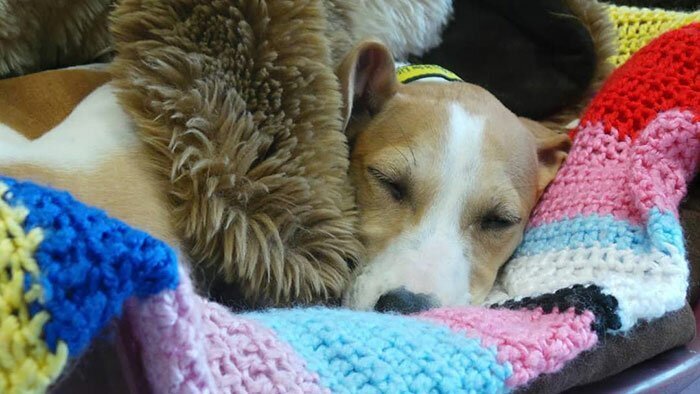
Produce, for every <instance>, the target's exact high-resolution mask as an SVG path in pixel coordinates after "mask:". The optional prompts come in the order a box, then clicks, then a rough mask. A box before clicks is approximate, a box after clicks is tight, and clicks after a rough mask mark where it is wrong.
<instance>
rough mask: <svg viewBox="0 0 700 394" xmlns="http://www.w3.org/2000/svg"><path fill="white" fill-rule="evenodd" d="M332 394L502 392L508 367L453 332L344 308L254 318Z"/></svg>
mask: <svg viewBox="0 0 700 394" xmlns="http://www.w3.org/2000/svg"><path fill="white" fill-rule="evenodd" d="M246 317H249V318H252V319H255V320H257V321H259V322H260V323H261V324H264V325H265V326H267V327H269V328H271V329H272V330H274V331H275V332H276V333H277V335H278V336H279V337H280V338H281V339H282V340H284V341H286V342H288V343H289V344H290V345H291V346H292V347H293V348H294V350H295V351H296V352H297V353H298V354H299V355H300V356H301V357H302V358H304V359H305V360H306V362H307V366H308V368H309V369H310V370H311V371H313V372H316V373H318V374H319V376H320V378H321V383H322V384H323V385H324V386H325V387H328V388H330V389H331V391H332V392H334V393H465V392H473V393H500V392H507V391H508V388H507V387H506V385H505V380H506V379H508V377H509V376H510V375H511V374H512V367H511V366H510V364H507V363H506V364H500V363H498V361H497V360H496V350H495V348H484V347H482V346H481V345H480V344H479V341H478V340H476V339H468V338H465V337H463V336H460V335H458V334H455V333H452V332H451V331H450V330H449V329H447V328H444V327H439V326H437V325H433V324H431V323H426V322H421V321H418V320H414V319H412V318H408V317H401V316H395V315H387V314H379V313H370V312H355V311H348V310H342V309H326V308H314V309H291V310H273V311H269V312H260V313H252V314H248V315H246Z"/></svg>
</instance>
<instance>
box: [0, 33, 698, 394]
mask: <svg viewBox="0 0 700 394" xmlns="http://www.w3.org/2000/svg"><path fill="white" fill-rule="evenodd" d="M699 65H700V24H698V23H696V24H691V25H688V26H686V27H683V28H681V29H678V30H674V31H671V32H669V33H666V34H664V35H661V36H660V37H659V38H657V39H655V40H653V41H652V42H651V43H649V44H648V45H647V46H645V47H644V48H643V49H641V50H640V51H639V52H637V53H636V54H635V55H634V56H632V57H631V58H630V60H629V61H628V62H627V63H625V64H624V65H623V66H622V67H620V68H618V69H617V70H616V72H615V73H614V74H613V76H612V77H611V78H610V79H609V81H608V82H607V83H606V85H605V86H604V87H603V88H602V90H601V91H600V93H599V94H598V95H597V96H596V98H595V99H594V100H593V102H592V103H591V104H590V107H589V109H588V110H587V112H586V113H585V114H584V116H583V118H582V121H581V123H580V125H579V126H578V127H577V128H576V129H575V130H573V131H572V133H571V135H572V136H573V137H574V144H573V147H572V150H571V152H570V155H569V157H568V159H567V161H566V163H565V165H564V166H563V168H562V170H561V171H560V172H559V174H558V175H557V177H556V178H555V180H554V181H553V183H552V184H551V185H550V187H549V188H548V189H547V190H546V191H545V193H544V195H543V197H542V199H541V201H540V203H539V205H538V206H537V208H536V209H535V211H534V212H533V217H532V218H531V221H530V223H529V224H528V228H527V230H526V234H525V237H524V241H523V244H522V245H521V246H520V247H519V248H518V250H517V251H516V253H515V255H514V257H513V259H512V260H511V261H510V262H509V263H508V265H506V266H505V267H504V271H503V273H502V276H501V277H500V279H499V282H498V283H497V288H496V289H495V290H494V292H493V293H492V295H491V297H490V300H491V302H493V304H492V305H491V306H489V307H486V306H484V307H476V306H474V307H462V308H457V307H453V308H441V309H436V310H430V311H426V312H423V313H420V314H417V315H412V316H399V315H387V314H378V313H370V312H353V311H348V310H342V309H340V310H339V309H329V308H306V309H301V308H299V309H287V310H269V311H262V312H254V313H245V314H234V313H231V311H229V310H227V309H226V308H225V307H223V306H222V305H219V304H217V303H214V302H211V301H209V300H207V299H205V298H203V297H202V296H200V295H198V294H197V293H195V291H194V288H193V285H192V282H191V280H190V274H189V272H187V271H186V269H185V268H184V267H180V266H178V262H177V259H176V256H175V254H174V253H173V252H172V250H170V249H169V248H168V247H167V246H166V245H165V244H163V243H162V242H160V241H157V240H155V239H153V238H152V237H150V236H148V235H147V234H145V233H143V232H140V231H137V230H134V229H131V228H129V227H128V226H126V225H125V224H123V223H121V222H118V221H116V220H113V219H110V218H109V217H107V216H106V215H105V214H104V213H103V212H102V211H99V210H97V209H94V208H90V207H86V206H84V205H82V204H80V203H79V202H77V201H75V200H74V199H73V198H72V197H71V196H70V195H68V194H67V193H65V192H58V191H55V190H52V189H49V188H45V187H41V186H38V185H34V184H32V183H29V182H20V181H16V180H14V179H9V178H0V183H1V184H2V189H0V194H2V197H3V198H2V200H1V201H0V290H1V291H0V318H2V322H0V391H2V392H28V391H29V392H43V391H45V390H46V389H47V387H48V386H49V384H50V383H51V382H52V381H54V380H55V379H56V378H57V376H58V375H59V374H60V372H61V371H62V369H63V368H64V365H65V364H66V362H67V360H70V359H71V358H74V357H77V356H79V355H80V352H81V351H83V350H84V349H85V347H86V346H87V345H88V344H89V343H90V341H91V340H94V338H95V337H96V335H97V334H98V333H99V331H100V330H101V329H102V328H103V327H104V326H105V324H106V323H107V322H108V321H109V320H110V319H112V318H113V317H115V316H118V315H119V314H120V312H121V310H122V306H123V305H124V303H125V302H126V300H127V298H130V300H129V301H128V302H126V312H127V313H126V315H127V318H128V319H129V321H130V324H131V326H132V328H133V334H134V336H135V338H137V340H138V349H140V352H141V353H140V355H139V356H140V357H141V359H142V361H143V365H144V367H145V374H146V378H147V381H148V383H149V384H150V386H151V389H152V390H153V391H155V392H157V393H239V392H264V393H329V392H340V393H344V392H365V393H383V392H400V393H424V392H450V393H451V392H479V393H481V392H485V393H500V392H510V391H513V390H519V389H522V388H525V387H526V386H527V385H528V384H531V383H532V382H533V381H535V380H536V379H538V378H539V377H542V376H543V375H545V374H554V373H557V372H558V371H561V370H562V369H563V368H565V367H566V366H567V364H569V362H570V361H572V360H575V359H577V358H578V357H580V356H581V355H582V353H583V352H586V351H592V350H594V348H595V347H596V346H599V345H603V346H604V345H605V342H604V340H605V338H606V337H609V336H610V335H615V334H622V335H626V334H627V333H629V332H631V331H630V330H631V328H633V327H635V325H637V324H638V323H639V322H642V321H648V320H652V319H656V318H659V317H661V316H664V315H666V314H668V313H670V312H673V311H676V310H679V309H680V308H681V307H682V306H683V305H684V303H685V292H686V289H687V285H688V283H687V277H688V266H687V262H686V260H685V249H684V244H683V237H682V229H681V226H680V223H679V221H678V211H677V207H678V203H679V201H680V199H681V198H682V197H683V195H684V194H685V191H686V184H687V182H688V180H689V179H691V178H692V177H693V176H694V175H695V173H696V171H697V168H698V161H699V160H700V118H699V117H698V114H700V106H699V104H698V103H699V101H698V100H699V99H698V95H699V94H700V87H699V86H698V83H699V81H698V78H697V69H698V66H699ZM131 296H137V297H133V298H132V297H131Z"/></svg>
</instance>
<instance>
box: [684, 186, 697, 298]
mask: <svg viewBox="0 0 700 394" xmlns="http://www.w3.org/2000/svg"><path fill="white" fill-rule="evenodd" d="M680 217H681V224H682V225H683V230H684V232H685V240H686V247H687V250H688V262H689V264H690V285H689V288H688V297H689V298H688V299H689V301H690V305H695V303H696V302H697V300H698V296H700V177H696V179H695V180H694V181H693V182H692V183H691V184H690V185H689V186H688V196H687V197H686V199H685V201H683V203H682V204H681V207H680Z"/></svg>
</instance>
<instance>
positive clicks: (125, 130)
mask: <svg viewBox="0 0 700 394" xmlns="http://www.w3.org/2000/svg"><path fill="white" fill-rule="evenodd" d="M133 128H134V126H133V123H132V121H131V119H130V118H129V116H128V115H127V114H126V112H124V110H123V109H122V108H121V107H120V106H119V103H118V102H117V98H116V96H115V95H114V88H113V87H112V86H110V85H109V84H105V85H103V86H100V87H99V88H97V89H95V91H93V92H92V93H91V94H90V95H88V96H87V97H85V98H84V99H83V101H81V102H80V104H78V105H77V106H76V107H75V109H74V110H73V112H71V113H70V114H69V115H68V116H67V117H66V119H64V120H63V121H62V122H61V123H59V124H58V125H56V127H54V128H53V129H52V130H49V131H48V132H46V133H45V134H44V135H42V136H41V137H39V138H37V139H35V140H28V139H27V138H26V137H24V136H23V135H22V134H20V133H19V132H17V131H16V130H14V129H12V128H10V127H8V126H6V125H4V124H1V123H0V165H12V164H35V165H38V166H45V167H50V168H53V169H62V170H71V169H92V168H97V167H98V166H99V164H100V163H101V162H102V161H104V160H105V159H106V158H109V157H110V155H112V154H114V153H116V152H119V151H126V150H128V149H131V148H132V147H134V146H138V144H139V140H138V136H137V135H136V133H134V132H133V131H132V130H133Z"/></svg>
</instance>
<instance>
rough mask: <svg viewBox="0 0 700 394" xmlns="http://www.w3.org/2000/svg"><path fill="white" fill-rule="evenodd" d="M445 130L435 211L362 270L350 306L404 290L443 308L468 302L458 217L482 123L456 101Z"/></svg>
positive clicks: (476, 165) (474, 167)
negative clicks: (431, 300) (388, 292)
mask: <svg viewBox="0 0 700 394" xmlns="http://www.w3.org/2000/svg"><path fill="white" fill-rule="evenodd" d="M447 126H448V130H446V132H445V136H446V138H445V139H444V141H443V143H444V150H443V152H442V156H441V157H440V158H438V160H439V163H440V169H441V171H440V179H439V190H437V193H436V195H435V198H434V200H433V201H432V204H431V207H430V208H429V209H428V210H427V211H426V214H425V216H424V217H423V219H422V220H421V221H420V223H419V225H418V226H416V227H415V228H412V229H410V230H408V231H406V232H405V233H403V234H400V235H399V236H398V237H397V238H396V239H395V240H394V241H393V242H392V243H390V244H389V246H388V247H387V248H386V249H385V250H384V251H382V252H381V253H380V254H379V255H378V256H377V257H376V258H375V259H374V260H373V261H370V262H369V263H368V265H367V266H366V267H365V269H363V271H362V273H361V274H360V276H359V277H358V278H357V279H356V280H355V282H354V285H353V288H352V289H351V290H350V292H349V294H348V298H347V299H346V303H347V304H349V306H351V307H354V308H358V309H371V308H372V307H373V306H374V304H375V303H376V301H377V299H378V298H379V297H380V296H381V295H382V294H384V293H386V292H387V291H389V290H392V289H396V288H400V287H405V288H406V289H407V290H409V291H412V292H414V293H423V294H430V295H432V296H434V297H435V298H436V300H437V301H438V302H440V303H441V304H449V305H460V304H467V303H469V301H470V296H469V271H470V256H469V252H470V251H469V250H468V247H467V245H465V243H464V240H463V236H462V232H461V229H460V218H461V216H462V215H461V214H462V212H463V209H464V198H465V196H467V195H468V194H469V193H470V191H471V190H473V188H474V187H475V181H476V179H477V178H478V176H477V175H478V173H479V170H480V166H481V147H482V140H483V129H484V120H483V119H481V118H478V117H474V116H471V115H469V114H468V113H467V112H466V111H465V110H464V109H463V108H462V107H461V106H460V105H459V104H456V103H454V104H452V105H451V106H450V107H449V123H448V125H447Z"/></svg>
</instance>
